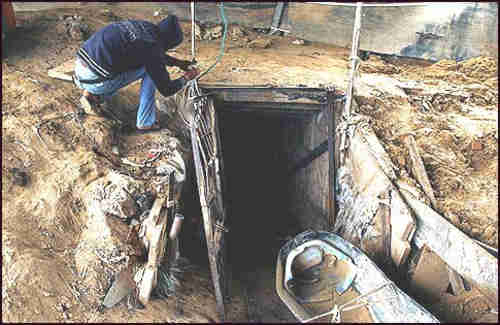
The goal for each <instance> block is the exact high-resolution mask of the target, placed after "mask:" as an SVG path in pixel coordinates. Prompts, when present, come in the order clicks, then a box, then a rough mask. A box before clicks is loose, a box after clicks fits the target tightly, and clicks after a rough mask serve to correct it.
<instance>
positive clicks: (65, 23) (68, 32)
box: [56, 15, 90, 41]
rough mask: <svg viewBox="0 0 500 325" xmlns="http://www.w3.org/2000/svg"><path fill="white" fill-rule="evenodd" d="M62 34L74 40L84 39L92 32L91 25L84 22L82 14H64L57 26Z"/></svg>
mask: <svg viewBox="0 0 500 325" xmlns="http://www.w3.org/2000/svg"><path fill="white" fill-rule="evenodd" d="M56 29H57V31H58V32H59V34H61V35H65V36H67V37H69V38H71V39H73V40H76V41H81V40H84V39H85V38H86V37H87V36H88V35H89V33H90V28H89V25H88V24H86V23H84V22H83V19H82V17H81V16H78V15H74V16H69V17H68V16H63V17H62V22H60V23H59V24H58V25H57V26H56Z"/></svg>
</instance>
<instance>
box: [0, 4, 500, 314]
mask: <svg viewBox="0 0 500 325" xmlns="http://www.w3.org/2000/svg"><path fill="white" fill-rule="evenodd" d="M155 11H156V9H155V8H153V7H139V6H136V7H134V8H132V9H131V8H124V6H122V5H120V6H116V5H110V6H108V7H106V8H105V7H95V6H89V7H87V8H79V9H71V8H65V9H57V10H47V11H39V12H36V11H34V12H25V13H16V16H17V24H18V28H17V30H16V31H15V32H13V34H11V35H8V37H7V40H6V41H4V44H3V46H2V51H3V53H2V95H3V96H2V174H3V177H2V262H3V263H2V317H3V320H5V321H82V322H85V321H95V322H102V321H116V322H126V321H137V322H149V321H163V322H166V321H168V322H174V321H178V322H182V321H190V322H203V321H211V320H213V319H215V299H214V296H213V288H212V285H211V280H210V277H209V273H208V270H207V269H206V267H203V266H200V267H198V268H195V269H193V270H191V271H189V272H186V274H185V280H183V286H184V287H183V290H182V293H181V297H182V301H183V306H184V307H183V311H184V313H183V314H182V315H180V314H179V312H178V308H177V307H176V306H175V302H174V301H173V300H172V299H167V300H156V301H153V302H152V303H151V304H150V305H149V306H148V307H147V308H146V309H144V310H136V311H134V312H129V311H128V310H127V306H126V305H125V304H123V303H121V304H120V305H118V306H117V307H115V308H112V309H109V310H104V311H101V310H99V308H98V306H97V305H96V304H93V303H88V302H87V300H86V299H85V286H84V285H83V283H84V282H83V280H84V279H83V278H82V275H81V274H78V272H77V271H76V268H75V249H76V247H77V245H78V243H79V240H80V236H81V234H82V231H83V230H84V228H85V224H86V222H87V220H86V218H87V215H86V211H85V208H84V206H83V203H82V197H81V193H82V192H83V190H84V189H85V187H86V186H87V185H88V184H89V183H91V182H92V181H93V180H95V179H97V178H99V177H102V176H104V175H105V174H106V173H107V172H108V171H109V169H110V167H111V164H110V162H109V161H108V160H107V159H105V158H103V157H101V156H99V155H97V154H96V153H95V152H93V151H92V150H91V147H92V143H91V141H90V140H89V137H88V136H87V134H86V132H91V133H92V135H93V136H94V137H95V138H96V139H97V140H98V144H99V145H100V146H101V147H102V148H109V143H108V140H107V135H108V134H109V126H107V125H106V122H105V121H101V120H98V119H92V118H91V119H89V120H88V121H87V122H86V123H88V124H86V125H84V128H83V129H82V127H81V126H80V125H78V123H76V122H75V121H74V120H73V119H72V118H71V116H68V117H67V118H61V119H55V120H52V121H48V119H51V118H55V117H61V116H64V114H68V113H73V112H74V111H75V108H76V104H77V102H78V99H79V96H80V92H79V91H78V89H76V88H74V87H73V86H72V85H71V84H69V83H65V82H62V81H58V80H53V79H50V78H49V77H48V76H47V70H48V69H51V68H53V67H56V66H58V65H60V64H62V63H64V62H65V61H67V60H70V59H72V58H73V57H74V55H75V52H76V50H77V49H78V47H79V45H80V44H81V42H82V39H84V38H85V37H86V34H87V35H88V33H91V32H92V31H96V30H97V29H99V28H100V27H102V26H105V25H106V24H108V23H110V22H112V21H115V20H120V19H126V18H140V19H146V20H151V21H153V22H156V21H159V20H161V19H162V18H163V17H164V15H165V14H166V12H165V11H163V12H161V13H160V14H159V15H158V16H154V12H155ZM72 15H78V16H80V17H81V20H78V22H76V20H72V19H70V18H69V19H68V17H70V16H72ZM78 24H85V25H86V26H88V28H87V27H85V26H84V27H83V28H80V27H81V25H78ZM183 28H184V32H185V37H186V41H185V42H184V43H183V44H182V45H181V46H179V47H178V48H177V49H176V50H175V51H173V52H172V53H171V54H172V55H174V56H177V57H179V58H184V59H190V58H191V56H190V49H191V45H190V41H189V40H190V30H191V28H190V24H189V23H185V24H184V25H183ZM294 40H295V38H292V37H282V36H271V37H269V36H266V35H264V34H261V33H258V32H256V31H253V30H251V29H246V28H238V27H235V26H231V28H230V31H229V37H228V42H227V44H226V53H225V56H224V58H223V60H222V63H221V64H219V65H218V66H217V67H216V68H215V69H214V70H213V71H212V72H211V73H209V74H208V75H207V76H206V77H205V78H204V80H203V82H207V83H208V82H217V83H226V84H251V85H252V84H253V85H256V84H273V85H280V86H284V85H291V86H296V85H299V84H301V85H307V86H310V87H317V86H324V85H326V84H335V85H336V86H337V87H339V88H345V87H346V85H347V76H348V67H349V62H348V57H349V49H346V48H339V47H333V46H327V45H322V44H318V43H309V42H305V44H303V45H296V44H293V43H292V42H293V41H294ZM218 51H219V40H217V39H216V40H201V41H198V42H197V59H198V62H200V66H201V68H206V67H208V66H209V65H210V64H211V63H212V62H213V61H214V60H215V57H216V55H217V54H218ZM497 65H498V61H497V60H496V59H492V58H487V57H478V58H474V59H470V60H467V61H462V62H458V63H457V62H455V61H441V62H438V63H436V64H433V65H431V64H430V63H425V62H423V61H415V60H401V59H400V60H396V59H394V58H390V57H384V58H381V57H379V56H375V55H371V56H370V58H369V59H368V60H367V61H364V62H363V63H362V65H361V74H362V75H363V76H365V77H368V78H372V79H373V80H374V81H373V82H374V83H376V82H377V80H378V79H377V78H378V76H381V75H383V76H385V77H389V78H392V79H394V80H397V81H403V82H409V83H413V84H414V85H415V84H417V85H419V87H420V88H422V89H424V88H425V89H431V90H430V91H428V92H427V93H429V92H430V93H431V95H426V94H422V93H419V92H418V91H417V92H416V93H415V94H412V96H411V98H412V99H413V100H414V101H413V102H412V103H411V105H409V106H408V107H401V106H399V103H398V102H397V101H396V100H393V99H391V98H384V97H383V96H379V97H377V96H370V97H363V96H358V101H359V104H360V105H359V111H360V112H362V113H364V114H366V115H369V116H370V117H372V118H373V122H372V126H373V127H374V129H375V132H376V133H377V135H378V136H379V139H380V140H381V142H382V144H383V145H384V146H385V149H386V150H387V151H388V152H389V154H390V156H391V158H392V160H393V162H394V163H395V164H396V166H398V167H399V170H400V174H401V175H402V176H404V174H405V173H408V172H409V170H408V169H407V159H408V154H407V152H405V149H404V146H403V145H402V144H401V143H400V142H399V139H398V135H399V134H402V133H404V132H413V133H414V134H415V135H416V142H417V145H418V147H419V150H420V152H421V153H422V156H423V160H424V164H425V166H426V169H427V172H428V173H429V177H430V180H431V185H432V187H433V189H434V191H435V195H436V197H437V201H438V206H437V210H438V212H440V213H441V214H442V215H443V216H444V217H445V218H447V219H448V220H450V221H451V222H452V223H453V224H455V225H456V226H457V227H458V228H460V229H461V230H462V231H464V232H465V233H466V234H468V235H470V236H471V237H472V238H475V239H477V240H479V241H481V242H483V243H486V244H488V245H490V246H493V247H495V248H498V126H497V124H498V74H497ZM172 72H173V77H176V76H178V75H179V73H180V71H179V70H176V69H172ZM384 80H385V79H384ZM138 88H139V84H138V83H136V84H134V85H131V86H130V87H128V88H126V89H123V90H122V91H120V95H119V97H118V98H116V99H115V100H114V104H115V105H121V106H124V107H126V108H127V109H128V110H131V111H132V110H133V108H134V107H135V106H136V104H137V101H138V96H137V93H138ZM414 88H415V87H414ZM157 96H160V95H157ZM43 121H46V123H44V124H43V125H42V126H40V134H41V136H42V137H43V139H44V141H45V142H46V145H45V144H43V143H42V142H41V141H40V139H39V138H38V136H37V135H36V125H37V124H38V123H40V122H43ZM127 141H128V142H127ZM136 141H138V140H137V138H133V137H131V138H130V139H125V144H124V146H125V147H127V146H129V147H131V146H133V145H134V143H135V142H136ZM25 183H26V184H25ZM260 274H261V273H259V277H260V278H261V277H263V276H261V275H260ZM262 274H264V273H262ZM265 274H267V276H270V275H269V274H272V272H270V271H268V272H265ZM271 277H272V275H271ZM269 280H270V281H259V282H262V283H263V285H262V286H261V287H262V288H263V289H262V291H258V292H257V293H255V296H256V297H260V298H262V299H261V300H262V301H263V302H262V304H264V303H265V301H266V300H265V299H269V301H274V302H273V303H274V305H275V306H277V307H276V308H274V312H275V313H276V311H277V313H278V315H275V314H273V310H269V308H268V309H265V308H263V307H262V306H261V307H260V310H261V313H262V315H263V316H262V319H263V320H269V321H285V320H288V321H293V317H290V315H288V314H287V311H286V308H283V307H284V306H279V304H280V302H279V300H273V299H275V297H273V296H272V292H271V293H267V294H266V291H264V288H266V285H265V284H266V283H272V281H271V280H272V279H269ZM233 288H234V290H233V297H232V305H231V309H230V310H229V311H230V313H229V315H228V318H229V320H233V321H248V320H249V318H250V317H249V316H248V311H247V301H246V300H245V298H244V297H245V294H244V290H243V289H242V288H241V286H240V285H239V284H238V283H235V284H234V285H233ZM265 290H267V291H269V288H266V289H265ZM271 291H273V290H271ZM266 297H268V298H266ZM440 304H441V305H445V304H447V305H453V306H454V307H453V311H452V312H449V311H446V312H442V313H441V314H439V313H438V312H439V310H438V311H437V312H436V315H437V316H438V317H440V318H441V319H443V320H448V321H473V320H479V319H483V320H491V319H488V317H490V318H491V317H492V314H490V313H487V310H488V306H487V305H486V306H485V304H484V303H483V302H482V301H481V298H478V296H477V295H475V294H474V292H472V291H471V292H469V293H468V294H467V295H466V296H464V297H453V298H447V299H444V298H443V301H442V302H440ZM441 305H439V306H441ZM257 309H258V310H259V307H257ZM271 309H272V308H271ZM447 310H449V308H448V309H447ZM493 316H495V315H493Z"/></svg>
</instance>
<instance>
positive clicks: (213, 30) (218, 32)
mask: <svg viewBox="0 0 500 325" xmlns="http://www.w3.org/2000/svg"><path fill="white" fill-rule="evenodd" d="M222 31H223V28H222V26H220V25H216V26H214V27H210V28H206V29H205V34H204V35H203V39H204V40H213V39H217V38H220V37H221V36H222Z"/></svg>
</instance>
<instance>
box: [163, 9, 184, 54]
mask: <svg viewBox="0 0 500 325" xmlns="http://www.w3.org/2000/svg"><path fill="white" fill-rule="evenodd" d="M158 27H159V29H160V40H161V41H162V44H163V47H165V49H166V50H169V49H171V48H174V47H176V46H177V45H179V44H181V42H182V40H183V39H184V36H183V34H182V29H181V26H180V25H179V19H178V18H177V16H175V15H168V17H167V18H165V19H163V20H162V21H160V22H159V23H158Z"/></svg>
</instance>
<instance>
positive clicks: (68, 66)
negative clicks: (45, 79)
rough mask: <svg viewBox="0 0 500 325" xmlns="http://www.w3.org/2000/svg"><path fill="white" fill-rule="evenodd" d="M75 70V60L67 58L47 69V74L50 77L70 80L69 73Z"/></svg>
mask: <svg viewBox="0 0 500 325" xmlns="http://www.w3.org/2000/svg"><path fill="white" fill-rule="evenodd" d="M74 70H75V60H74V59H72V60H69V61H66V62H64V63H63V64H61V65H60V66H57V67H55V68H53V69H50V70H49V71H48V75H49V77H51V78H55V79H61V80H65V81H72V79H71V75H72V74H73V71H74Z"/></svg>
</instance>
